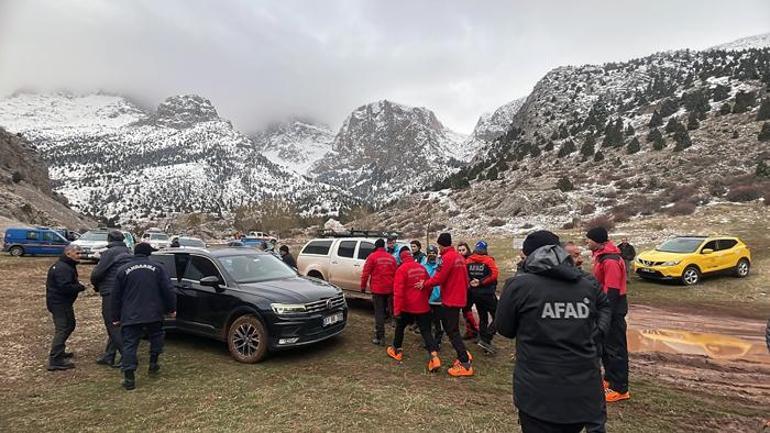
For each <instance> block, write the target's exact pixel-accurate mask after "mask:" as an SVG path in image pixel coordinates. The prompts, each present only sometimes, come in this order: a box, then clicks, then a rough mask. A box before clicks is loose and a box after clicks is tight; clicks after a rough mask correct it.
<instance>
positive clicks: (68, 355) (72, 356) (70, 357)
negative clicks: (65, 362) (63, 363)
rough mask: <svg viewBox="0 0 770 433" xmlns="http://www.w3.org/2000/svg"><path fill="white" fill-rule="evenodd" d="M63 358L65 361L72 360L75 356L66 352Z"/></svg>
mask: <svg viewBox="0 0 770 433" xmlns="http://www.w3.org/2000/svg"><path fill="white" fill-rule="evenodd" d="M61 357H62V358H64V359H72V358H74V357H75V354H74V353H73V352H64V354H62V356H61Z"/></svg>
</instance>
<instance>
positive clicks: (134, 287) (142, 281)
mask: <svg viewBox="0 0 770 433" xmlns="http://www.w3.org/2000/svg"><path fill="white" fill-rule="evenodd" d="M111 303H112V321H113V322H120V324H121V325H138V324H142V323H153V322H160V321H162V320H163V315H164V314H168V313H173V312H174V311H176V294H175V293H174V289H173V288H172V286H171V279H170V278H169V276H168V273H166V270H165V269H163V266H161V265H159V264H158V263H156V262H153V261H151V260H150V258H149V257H147V256H134V258H133V259H132V260H131V261H129V262H128V263H126V264H125V265H123V266H121V267H120V269H118V275H117V278H116V284H115V288H114V289H113V292H112V299H111Z"/></svg>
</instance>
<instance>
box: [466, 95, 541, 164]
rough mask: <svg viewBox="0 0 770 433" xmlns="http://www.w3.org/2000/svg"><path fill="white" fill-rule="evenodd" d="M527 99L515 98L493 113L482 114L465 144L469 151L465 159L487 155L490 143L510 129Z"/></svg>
mask: <svg viewBox="0 0 770 433" xmlns="http://www.w3.org/2000/svg"><path fill="white" fill-rule="evenodd" d="M526 100H527V98H519V99H515V100H513V101H511V102H509V103H507V104H505V105H503V106H501V107H500V108H498V109H497V110H495V111H494V112H492V113H484V114H482V115H481V116H480V117H479V120H478V122H476V127H474V128H473V133H471V135H470V136H468V138H467V139H466V141H465V143H464V144H463V148H464V149H465V150H466V152H467V153H466V157H465V158H464V160H470V159H472V158H474V157H477V158H478V157H482V156H483V155H485V154H486V152H487V151H488V149H489V147H490V145H491V144H492V143H493V142H494V141H495V140H496V139H498V138H500V137H501V136H502V135H504V134H505V133H506V131H508V128H509V127H510V126H511V122H513V117H514V116H515V115H516V113H518V112H519V109H520V108H521V106H522V105H524V102H525V101H526Z"/></svg>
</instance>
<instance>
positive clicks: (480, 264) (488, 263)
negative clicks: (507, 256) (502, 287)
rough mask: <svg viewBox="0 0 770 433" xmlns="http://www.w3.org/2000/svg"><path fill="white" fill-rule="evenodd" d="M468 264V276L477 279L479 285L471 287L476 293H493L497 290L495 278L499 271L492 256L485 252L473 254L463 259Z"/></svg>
mask: <svg viewBox="0 0 770 433" xmlns="http://www.w3.org/2000/svg"><path fill="white" fill-rule="evenodd" d="M465 263H467V265H468V278H469V279H471V280H473V279H478V280H479V286H478V287H471V290H472V291H474V292H478V293H488V294H495V292H496V291H497V278H498V276H499V275H500V271H499V270H498V268H497V263H496V262H495V259H494V258H493V257H492V256H488V255H486V254H473V255H471V256H470V257H468V258H467V259H466V260H465Z"/></svg>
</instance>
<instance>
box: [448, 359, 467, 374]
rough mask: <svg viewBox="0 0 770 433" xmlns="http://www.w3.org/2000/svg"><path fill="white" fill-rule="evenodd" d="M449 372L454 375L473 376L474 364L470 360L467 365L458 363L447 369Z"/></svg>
mask: <svg viewBox="0 0 770 433" xmlns="http://www.w3.org/2000/svg"><path fill="white" fill-rule="evenodd" d="M447 373H449V375H450V376H452V377H470V376H473V366H472V365H471V363H470V362H469V363H468V366H467V367H466V366H464V365H463V364H462V363H458V364H455V365H453V366H452V367H451V368H450V369H449V370H447Z"/></svg>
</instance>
